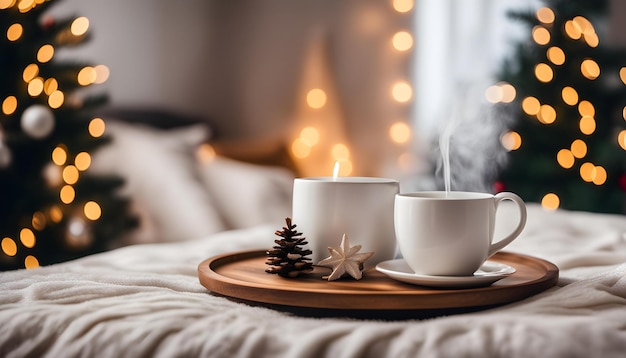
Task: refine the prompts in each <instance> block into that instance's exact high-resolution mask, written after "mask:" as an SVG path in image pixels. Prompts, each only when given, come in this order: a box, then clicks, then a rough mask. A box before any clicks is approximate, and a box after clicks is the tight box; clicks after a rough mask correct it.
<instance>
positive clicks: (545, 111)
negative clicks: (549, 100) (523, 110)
mask: <svg viewBox="0 0 626 358" xmlns="http://www.w3.org/2000/svg"><path fill="white" fill-rule="evenodd" d="M537 119H539V122H541V123H543V124H552V123H554V121H556V110H555V109H554V107H552V106H551V105H549V104H542V105H541V107H540V108H539V113H537Z"/></svg>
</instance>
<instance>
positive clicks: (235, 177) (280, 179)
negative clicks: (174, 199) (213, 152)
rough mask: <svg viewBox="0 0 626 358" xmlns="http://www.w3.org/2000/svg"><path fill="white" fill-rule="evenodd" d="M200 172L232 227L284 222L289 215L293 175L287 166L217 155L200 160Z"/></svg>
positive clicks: (227, 222) (225, 219)
mask: <svg viewBox="0 0 626 358" xmlns="http://www.w3.org/2000/svg"><path fill="white" fill-rule="evenodd" d="M199 165H200V166H199V173H200V177H201V178H202V181H203V182H204V184H205V186H206V188H207V189H208V190H209V192H210V194H211V196H212V197H213V198H214V199H215V201H216V203H217V204H218V206H219V208H220V212H221V213H222V216H223V218H224V221H225V222H226V225H227V226H228V227H229V228H231V229H239V228H246V227H251V226H255V225H261V224H268V223H272V224H275V225H276V226H277V227H280V225H283V223H284V220H285V218H286V217H288V216H291V198H292V191H293V179H294V175H293V174H292V173H291V172H290V171H289V170H287V169H284V168H279V167H267V166H261V165H255V164H249V163H244V162H240V161H236V160H232V159H227V158H224V157H220V156H217V157H215V158H213V159H211V160H209V161H206V162H205V163H200V164H199Z"/></svg>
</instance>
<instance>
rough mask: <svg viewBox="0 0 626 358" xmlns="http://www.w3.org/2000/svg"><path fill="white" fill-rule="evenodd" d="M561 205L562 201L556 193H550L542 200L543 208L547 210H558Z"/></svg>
mask: <svg viewBox="0 0 626 358" xmlns="http://www.w3.org/2000/svg"><path fill="white" fill-rule="evenodd" d="M559 205H561V199H559V196H558V195H556V194H554V193H548V194H546V195H544V196H543V198H542V199H541V206H542V207H543V208H544V209H547V210H556V209H558V208H559Z"/></svg>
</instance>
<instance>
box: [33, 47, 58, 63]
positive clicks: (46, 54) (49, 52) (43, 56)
mask: <svg viewBox="0 0 626 358" xmlns="http://www.w3.org/2000/svg"><path fill="white" fill-rule="evenodd" d="M52 56H54V47H52V45H50V44H46V45H43V46H41V47H40V48H39V51H37V61H39V62H41V63H46V62H48V61H50V60H51V59H52Z"/></svg>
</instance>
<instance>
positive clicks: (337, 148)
mask: <svg viewBox="0 0 626 358" xmlns="http://www.w3.org/2000/svg"><path fill="white" fill-rule="evenodd" d="M331 153H332V155H333V159H335V160H336V161H345V160H348V159H349V158H350V149H348V147H347V146H346V145H345V144H342V143H337V144H335V145H333V147H332V149H331Z"/></svg>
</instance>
